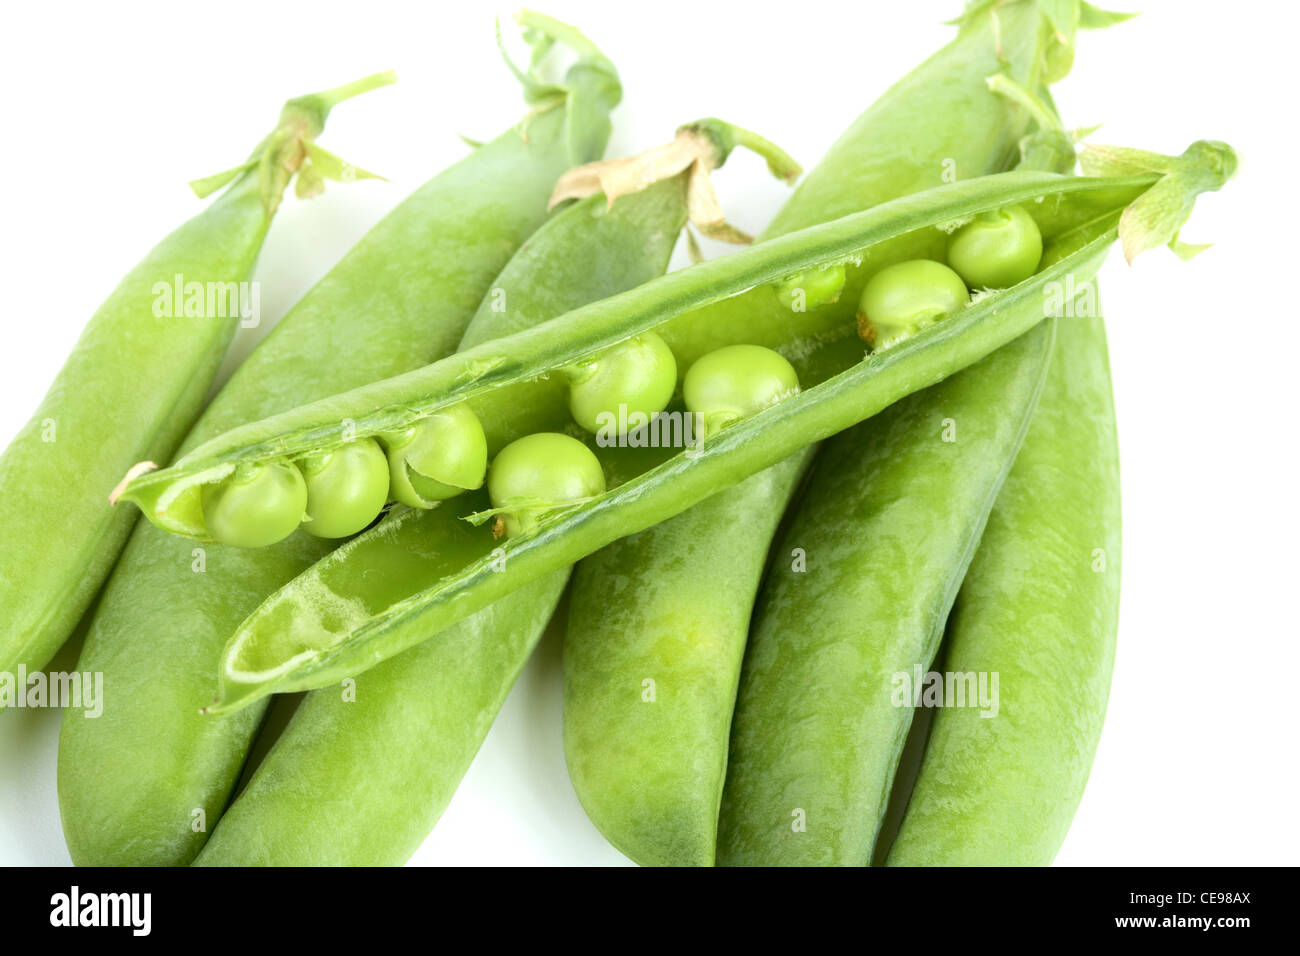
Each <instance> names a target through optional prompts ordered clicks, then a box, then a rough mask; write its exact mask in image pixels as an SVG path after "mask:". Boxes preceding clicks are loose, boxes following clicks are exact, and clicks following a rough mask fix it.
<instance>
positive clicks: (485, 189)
mask: <svg viewBox="0 0 1300 956" xmlns="http://www.w3.org/2000/svg"><path fill="white" fill-rule="evenodd" d="M614 89H615V95H613V98H612V100H611V99H610V97H606V98H605V99H604V100H603V101H602V102H604V103H605V109H604V111H603V112H602V113H600V115H599V116H597V117H594V118H593V121H594V122H596V123H597V124H598V127H599V128H598V129H597V130H596V131H595V132H594V133H592V134H591V135H592V136H594V137H596V138H597V139H602V137H603V136H605V135H608V132H609V129H610V125H609V121H608V111H609V110H610V109H612V108H613V105H614V103H615V102H616V101H617V95H616V87H615V88H614ZM566 112H567V111H566V110H565V108H564V107H563V106H562V105H560V106H556V107H555V108H553V109H551V110H548V111H546V112H542V113H539V114H535V115H533V116H532V117H531V118H530V120H529V123H528V128H527V136H526V137H525V136H524V135H522V134H521V132H520V131H519V130H514V129H512V130H510V131H507V132H506V133H505V134H503V135H502V136H500V137H498V138H497V139H495V140H493V141H492V142H489V143H487V144H485V145H483V146H480V147H478V148H477V149H475V151H474V152H473V153H472V154H471V155H469V156H468V157H466V158H465V159H463V160H461V161H460V162H458V163H456V164H455V165H454V166H452V167H450V168H449V169H447V170H445V171H444V172H443V173H441V174H439V175H438V176H436V177H434V179H432V180H431V181H429V182H428V183H426V184H425V185H424V186H422V187H421V188H420V189H419V190H417V191H416V192H415V193H414V194H412V195H411V196H410V197H409V198H408V199H406V200H405V201H404V202H403V203H402V204H401V205H399V206H398V207H397V208H396V209H394V210H393V211H392V212H391V213H389V215H388V216H386V217H385V218H384V219H383V220H382V221H381V222H380V223H379V224H377V225H376V226H375V227H374V228H373V229H372V230H371V231H370V232H369V233H368V234H367V235H366V236H365V237H364V238H363V239H362V240H361V241H360V242H359V243H358V244H357V245H356V246H355V247H354V248H353V249H352V250H351V251H350V252H349V253H348V254H347V255H346V256H345V257H344V258H343V259H342V260H341V261H340V262H339V263H338V264H337V265H336V266H335V267H334V268H333V269H331V270H330V272H329V273H328V274H327V275H326V276H325V277H324V278H323V279H321V281H320V282H319V283H317V284H316V286H315V287H313V289H312V290H311V291H310V292H308V293H307V295H306V296H305V297H304V298H303V299H302V300H301V301H300V302H299V303H298V304H297V305H296V306H295V307H294V308H293V310H292V311H291V312H290V313H289V314H288V315H287V316H286V317H285V318H284V319H283V320H282V321H281V322H280V323H279V324H278V325H277V326H276V328H275V329H274V330H273V331H272V333H271V334H270V335H269V336H268V337H267V338H266V340H265V341H264V342H263V343H262V344H261V345H260V346H259V348H258V349H257V350H255V351H254V353H253V354H252V355H251V356H250V357H249V358H248V360H247V361H246V362H245V363H244V364H243V365H242V366H241V367H240V369H239V370H238V371H237V372H236V374H235V375H234V377H233V378H232V379H231V381H230V382H229V384H227V386H226V387H225V388H224V389H223V390H222V392H221V394H220V395H218V397H217V399H216V400H215V401H214V402H213V404H212V405H211V406H210V408H209V409H208V411H207V412H206V413H205V415H204V417H203V418H202V419H201V421H200V422H199V424H198V425H197V426H196V427H195V429H194V431H193V432H191V434H190V436H189V438H188V439H187V441H186V443H185V446H184V447H185V448H193V447H195V446H197V445H199V444H200V443H202V442H203V441H205V440H207V439H209V438H211V437H212V436H213V435H216V434H220V433H221V432H223V431H225V430H227V429H229V428H231V427H232V426H233V425H234V424H235V423H237V422H242V421H247V420H249V418H250V417H258V416H264V415H268V414H272V413H275V412H279V411H282V410H284V409H287V408H292V407H294V406H295V405H297V404H299V403H300V402H303V401H310V400H312V399H313V398H317V399H319V398H324V397H325V396H328V395H330V394H332V393H333V392H335V391H338V390H340V389H346V388H349V387H354V386H359V385H362V384H364V383H367V382H371V381H374V380H376V379H379V378H383V377H385V376H390V375H395V374H398V373H400V372H404V371H406V370H409V369H411V368H414V367H417V366H419V365H421V364H423V363H425V362H427V361H430V360H433V359H436V358H438V357H439V356H441V355H444V354H446V353H447V352H448V351H449V350H451V349H454V348H455V346H456V343H457V341H458V340H459V338H460V336H461V334H462V333H463V330H464V328H465V326H466V324H467V323H468V321H469V320H470V317H471V316H472V315H473V314H474V310H475V309H476V308H477V305H478V302H479V300H480V299H481V298H482V296H483V294H484V292H485V291H486V290H487V289H488V287H489V286H490V284H491V282H492V279H493V278H494V277H495V276H496V275H497V273H498V272H499V271H500V270H501V268H502V266H504V265H505V263H506V261H507V260H508V259H509V257H510V255H511V253H512V252H513V251H514V250H515V249H517V248H518V247H519V246H520V245H521V244H522V243H523V242H524V240H525V239H526V238H527V237H528V236H529V235H530V234H531V233H532V232H534V231H535V230H536V229H537V228H538V227H539V226H540V225H541V224H542V223H543V222H544V221H545V219H546V216H547V213H546V203H547V198H548V196H549V194H550V190H551V188H552V187H553V186H554V183H555V180H556V179H557V178H558V177H559V176H560V174H561V173H563V172H564V171H565V170H566V169H567V168H568V166H569V147H568V143H567V140H566V136H567V135H568V130H567V126H568V124H567V122H566V120H567V117H566ZM601 131H603V133H602V132H601ZM602 142H603V139H602ZM588 158H590V159H594V158H596V157H588ZM340 424H341V423H340ZM331 547H332V545H331V544H330V543H329V542H327V541H322V540H319V539H313V538H312V537H311V536H310V535H308V534H306V533H305V532H299V533H296V534H294V535H292V536H290V537H289V538H288V539H286V540H285V541H283V542H281V543H280V544H278V545H274V546H272V547H270V548H265V549H259V550H241V549H237V548H226V547H220V546H216V545H209V546H203V547H199V548H196V547H195V545H194V543H193V542H187V541H183V540H182V539H178V538H175V537H174V536H171V535H167V534H163V533H159V532H158V529H156V528H155V527H154V526H152V525H149V526H141V528H140V529H138V531H137V533H136V535H135V536H134V538H133V540H132V541H131V542H130V544H129V546H128V548H127V549H126V551H125V553H124V554H123V557H122V559H121V561H120V563H119V564H118V567H117V568H116V569H115V571H114V574H113V575H112V577H111V579H110V581H109V584H108V586H107V589H106V590H105V592H104V595H103V597H102V599H101V601H100V604H99V607H98V609H97V611H96V614H95V617H94V620H93V622H92V624H91V628H90V632H89V635H88V637H87V640H86V645H85V648H84V650H83V652H82V658H81V662H80V664H79V667H81V668H85V669H88V670H91V671H102V672H103V673H104V690H105V697H106V702H105V706H104V712H103V715H102V716H101V717H99V718H97V719H93V720H91V719H85V718H83V716H82V714H81V713H79V712H78V711H76V710H69V711H67V712H66V713H65V716H64V721H63V728H62V735H61V740H60V750H59V799H60V808H61V811H62V816H63V825H64V833H65V835H66V837H67V840H68V845H69V848H70V850H71V853H72V856H73V859H74V860H75V861H76V862H78V863H81V864H95V865H121V864H162V865H174V864H183V863H186V862H188V861H190V860H191V859H193V857H194V855H195V854H196V853H197V852H198V851H199V849H200V848H201V846H202V845H203V843H204V841H205V840H206V838H207V832H208V831H210V830H211V828H212V826H213V825H214V824H215V821H216V820H217V818H218V817H219V815H220V813H221V811H222V809H223V808H224V807H225V805H226V803H227V801H228V800H229V796H230V793H231V790H232V788H233V787H234V785H235V782H236V780H237V779H238V775H239V771H240V768H241V766H242V765H243V762H244V759H245V755H246V754H247V752H248V747H249V744H250V742H251V740H252V738H253V735H254V734H255V732H256V730H257V727H258V723H259V721H260V717H261V713H262V709H263V708H261V707H256V708H252V709H250V710H249V711H248V712H246V713H241V714H238V715H233V716H232V717H230V718H223V719H220V720H217V719H213V718H212V717H205V716H202V715H200V714H199V713H198V708H199V707H200V706H201V705H202V704H203V703H204V702H205V701H208V700H211V699H212V698H213V697H214V696H215V694H216V691H217V687H216V684H215V683H214V681H213V669H214V667H215V666H216V664H217V661H218V660H219V657H220V650H221V646H222V644H223V642H224V641H225V639H226V637H227V636H228V635H229V633H230V631H231V630H232V629H233V628H234V627H236V626H237V625H238V623H239V621H240V620H242V619H243V618H244V617H245V616H247V614H249V613H250V612H251V611H252V610H253V609H254V608H256V607H257V605H258V603H259V602H260V601H261V600H262V599H263V598H265V596H266V595H267V594H268V593H269V592H271V591H274V590H275V589H276V588H278V587H280V586H282V585H283V584H285V583H287V582H288V581H290V580H291V579H292V578H293V577H294V576H295V575H297V574H298V573H299V572H300V571H302V570H303V569H305V568H307V567H309V566H310V565H311V564H312V563H313V562H315V561H317V560H319V559H320V558H322V557H323V556H324V555H325V554H327V553H328V551H329V550H330V548H331Z"/></svg>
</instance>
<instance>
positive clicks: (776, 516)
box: [564, 454, 807, 866]
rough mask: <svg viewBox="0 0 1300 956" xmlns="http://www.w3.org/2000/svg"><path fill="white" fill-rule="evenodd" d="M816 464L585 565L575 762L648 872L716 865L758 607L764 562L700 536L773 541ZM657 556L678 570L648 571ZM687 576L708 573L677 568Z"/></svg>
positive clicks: (576, 622) (573, 622) (572, 686)
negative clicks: (706, 531) (722, 549)
mask: <svg viewBox="0 0 1300 956" xmlns="http://www.w3.org/2000/svg"><path fill="white" fill-rule="evenodd" d="M806 459H807V456H806V455H803V454H800V455H795V456H794V457H792V458H790V459H787V460H786V461H783V462H781V463H780V464H778V465H776V466H774V467H772V468H769V469H767V470H766V471H762V472H759V473H758V474H756V475H753V476H751V477H750V478H747V479H746V480H745V481H744V482H742V483H741V484H740V485H737V486H736V488H734V489H732V491H731V492H729V493H725V494H720V495H714V496H713V497H712V498H708V499H706V500H705V501H702V502H701V503H700V504H698V505H696V506H695V507H694V508H693V509H691V512H690V514H691V515H694V516H696V519H695V520H692V521H689V522H683V521H681V520H679V519H673V520H670V521H665V522H663V523H662V524H658V525H655V526H654V527H652V528H648V529H647V530H645V531H642V532H641V533H640V534H636V535H633V536H631V537H628V538H623V539H622V540H620V541H616V542H614V543H613V544H611V545H609V546H608V547H606V548H604V549H602V550H601V551H598V552H597V553H596V554H594V555H592V556H591V557H589V558H586V559H584V560H583V561H582V562H580V563H579V564H578V569H577V571H576V572H575V574H574V583H573V591H572V595H571V598H570V605H569V620H568V626H567V629H566V631H565V639H564V752H565V759H566V761H567V763H568V766H569V777H570V779H571V780H572V781H573V786H574V790H575V791H576V792H577V794H578V799H579V800H580V801H581V802H582V805H583V808H584V809H585V810H586V811H587V816H588V817H590V818H591V821H592V822H593V823H594V824H595V825H596V827H597V829H599V830H600V832H601V833H603V834H604V835H605V837H606V839H608V840H609V841H610V843H612V844H613V845H614V846H615V847H617V848H618V849H619V850H620V851H621V852H622V853H624V854H625V855H627V856H628V857H630V858H631V859H633V860H635V861H636V862H638V863H640V864H642V865H646V866H712V865H713V847H714V842H715V833H716V829H717V819H718V799H719V796H720V795H721V793H722V780H723V776H724V770H725V766H726V728H727V726H728V725H729V724H730V722H731V702H732V700H733V698H734V697H735V693H736V681H737V680H738V679H739V676H740V651H741V650H743V646H744V644H743V640H744V634H745V632H746V630H747V626H748V620H749V605H748V604H745V603H743V602H742V601H740V600H735V599H733V598H734V596H735V595H736V594H744V593H746V591H747V590H748V591H752V590H753V584H752V582H753V581H754V580H757V579H758V577H759V576H760V575H761V574H762V570H763V562H764V558H765V556H766V548H742V547H732V548H729V549H728V552H727V553H726V554H725V555H722V556H719V555H717V554H716V553H715V552H713V551H712V550H711V549H712V548H713V547H714V545H715V543H716V542H715V538H716V537H717V536H716V535H712V534H710V535H705V536H699V535H697V534H695V531H697V530H698V529H697V523H703V522H704V519H705V518H707V519H708V522H709V523H710V525H711V526H713V527H718V528H725V529H728V530H729V534H730V535H731V536H733V537H736V538H740V539H743V540H746V541H748V540H750V539H751V538H762V539H763V540H770V539H771V537H772V535H773V534H774V533H775V532H776V524H777V522H778V521H779V520H780V518H781V509H782V506H783V504H784V497H785V494H786V491H787V488H788V487H789V485H790V484H792V483H794V482H796V481H797V480H798V476H799V474H800V472H801V471H802V469H803V466H804V464H805V463H806ZM649 553H654V554H659V555H663V556H664V557H665V559H666V563H662V564H658V565H653V564H647V563H646V561H645V556H646V555H647V554H649ZM683 568H694V569H701V568H707V569H708V571H707V573H701V574H693V575H685V574H678V573H676V572H678V571H679V570H681V569H683ZM665 571H668V572H672V573H669V574H665V573H664V572H665ZM574 596H581V597H582V603H581V605H579V606H576V607H575V605H574V604H573V603H572V597H574ZM575 610H576V611H577V613H576V614H575V613H574V612H575ZM652 611H653V612H655V613H653V614H652V613H651V612H652ZM737 634H739V635H740V647H737V646H736V640H735V639H734V637H735V635H737ZM719 728H721V731H720V734H719V731H718V729H719Z"/></svg>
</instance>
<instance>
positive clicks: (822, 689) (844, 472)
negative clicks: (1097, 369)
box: [718, 320, 1057, 866]
mask: <svg viewBox="0 0 1300 956" xmlns="http://www.w3.org/2000/svg"><path fill="white" fill-rule="evenodd" d="M1056 321H1057V320H1048V321H1047V322H1044V323H1042V324H1040V325H1039V326H1037V327H1036V328H1034V329H1032V330H1031V331H1030V332H1027V333H1026V334H1025V335H1023V336H1021V337H1020V338H1019V339H1016V340H1015V341H1014V342H1012V343H1011V344H1010V345H1007V346H1006V347H1004V348H1001V349H999V350H998V351H996V352H994V353H993V354H992V355H990V356H989V357H988V358H986V359H984V360H983V361H981V362H979V363H977V364H975V365H972V366H971V367H970V368H968V369H966V370H964V371H962V372H960V373H959V374H957V375H954V376H952V377H951V378H949V379H948V380H946V381H944V382H942V383H940V384H939V385H936V386H934V387H933V388H930V389H927V390H925V391H923V392H917V393H916V394H914V395H911V396H909V397H908V398H907V399H905V400H904V401H901V402H898V403H897V404H895V405H893V406H891V407H890V408H888V409H886V410H885V411H884V412H882V413H881V414H879V415H877V416H876V417H875V418H873V419H871V420H869V421H866V422H863V423H862V424H861V425H858V426H856V427H855V428H852V429H849V430H848V431H846V432H844V433H843V434H842V435H838V436H836V437H835V438H833V439H832V440H831V441H829V442H827V443H826V447H824V448H823V449H822V451H821V452H820V454H819V455H818V456H817V460H816V463H815V465H814V472H813V476H812V478H811V480H810V481H809V483H808V486H807V488H806V489H805V491H804V495H803V500H802V503H801V504H800V505H799V506H798V508H797V510H796V511H795V512H794V514H793V517H792V518H791V519H790V521H789V524H788V526H787V527H786V529H785V531H784V532H783V533H782V535H781V537H780V540H779V542H778V543H777V545H776V546H775V551H774V560H773V563H772V567H771V570H770V571H769V572H768V575H767V579H766V581H765V582H764V585H763V588H762V591H761V598H760V601H759V604H758V606H757V607H756V609H755V615H754V616H755V622H754V630H753V635H752V636H751V638H750V640H749V644H748V648H747V650H746V652H745V663H744V669H743V671H742V675H741V679H740V690H739V693H738V694H737V697H736V711H735V718H734V722H733V724H732V729H731V757H730V761H729V763H728V765H727V784H726V789H725V791H724V793H723V799H722V810H721V814H720V817H719V823H718V861H719V862H720V863H723V864H726V865H741V866H763V865H769V866H773V865H779V866H798V865H809V866H827V865H846V864H847V865H857V866H865V865H867V864H868V863H869V862H870V859H871V850H872V845H873V842H874V840H875V835H876V830H877V828H878V827H879V825H880V821H881V819H882V815H883V813H884V811H885V805H886V801H887V799H888V797H889V792H890V783H891V782H892V780H893V777H894V768H895V766H896V764H897V762H898V757H899V754H900V752H901V750H902V747H903V743H904V741H905V740H906V738H907V733H908V728H909V726H910V724H911V717H912V700H911V698H910V697H907V699H906V700H904V701H901V702H900V700H899V699H898V696H899V692H898V687H897V685H896V677H897V675H899V674H902V675H905V677H906V679H907V681H908V683H907V685H906V686H908V687H911V686H913V684H912V681H913V680H914V677H913V666H914V665H915V664H920V665H921V667H922V669H923V670H924V669H928V667H929V664H930V661H931V660H932V659H933V657H934V654H935V651H936V649H937V648H938V644H939V640H940V638H941V637H942V635H943V625H944V621H945V620H946V619H947V615H948V610H949V608H950V607H951V606H952V601H953V598H954V596H955V595H956V591H957V588H958V586H959V585H960V584H961V580H962V577H963V575H964V574H965V571H966V567H967V565H968V564H969V562H970V558H971V555H972V554H973V553H974V549H975V546H976V544H978V542H979V539H980V534H981V532H982V531H983V529H984V522H985V520H986V519H987V517H988V512H989V508H990V507H992V504H993V499H994V497H995V496H996V495H997V492H998V488H999V487H1001V484H1002V481H1003V479H1004V477H1005V476H1006V473H1007V469H1008V468H1009V467H1010V466H1011V462H1012V460H1013V459H1014V458H1015V454H1016V451H1017V449H1019V447H1020V443H1021V441H1022V440H1023V439H1024V435H1025V430H1026V429H1027V428H1028V427H1029V421H1030V417H1031V415H1032V414H1033V410H1034V407H1035V405H1036V404H1037V401H1038V395H1039V392H1040V391H1041V389H1042V385H1043V380H1044V378H1045V374H1046V371H1047V368H1048V363H1049V360H1050V358H1051V351H1052V342H1053V334H1054V328H1053V326H1054V325H1055V323H1056Z"/></svg>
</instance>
